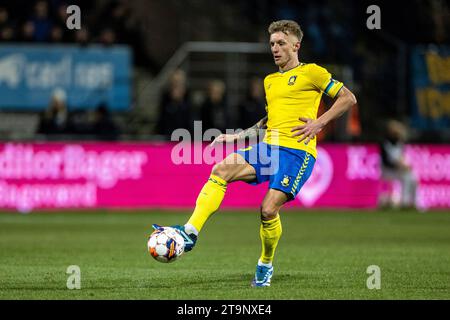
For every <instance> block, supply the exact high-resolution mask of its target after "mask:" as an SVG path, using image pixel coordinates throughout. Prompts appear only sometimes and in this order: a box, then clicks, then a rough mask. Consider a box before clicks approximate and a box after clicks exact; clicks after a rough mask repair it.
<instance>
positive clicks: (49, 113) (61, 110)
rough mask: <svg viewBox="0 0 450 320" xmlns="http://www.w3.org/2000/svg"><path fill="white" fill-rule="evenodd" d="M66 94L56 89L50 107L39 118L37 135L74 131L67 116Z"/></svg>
mask: <svg viewBox="0 0 450 320" xmlns="http://www.w3.org/2000/svg"><path fill="white" fill-rule="evenodd" d="M66 100H67V97H66V92H65V91H64V90H62V89H59V88H58V89H56V90H55V91H54V92H53V94H52V98H51V101H50V105H49V107H48V109H47V110H46V111H44V112H43V114H42V115H41V117H40V121H39V125H38V129H37V133H40V134H70V133H73V132H74V131H75V130H74V128H73V125H72V121H71V119H70V116H69V111H68V110H67V104H66Z"/></svg>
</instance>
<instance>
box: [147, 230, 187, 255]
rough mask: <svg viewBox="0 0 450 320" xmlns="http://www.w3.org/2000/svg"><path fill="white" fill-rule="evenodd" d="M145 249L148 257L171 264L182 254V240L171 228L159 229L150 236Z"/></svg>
mask: <svg viewBox="0 0 450 320" xmlns="http://www.w3.org/2000/svg"><path fill="white" fill-rule="evenodd" d="M147 248H148V252H149V253H150V255H151V256H152V257H153V258H155V259H156V260H157V261H159V262H164V263H168V262H173V261H175V260H176V259H178V258H179V257H180V256H181V255H182V254H183V252H184V239H183V237H182V236H181V235H180V234H179V233H178V231H177V230H176V229H174V228H171V227H161V228H160V229H157V230H155V231H153V233H152V234H151V235H150V237H149V239H148V242H147Z"/></svg>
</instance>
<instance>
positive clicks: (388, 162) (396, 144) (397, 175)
mask: <svg viewBox="0 0 450 320" xmlns="http://www.w3.org/2000/svg"><path fill="white" fill-rule="evenodd" d="M406 138H407V130H406V127H405V126H404V125H403V124H402V123H401V122H399V121H396V120H389V121H388V123H387V125H386V136H385V139H384V141H383V142H382V144H381V157H382V174H383V179H384V180H388V181H394V180H396V181H399V182H400V183H401V189H402V190H401V199H400V205H401V206H402V207H405V208H411V207H415V204H416V189H417V180H416V177H415V176H414V173H413V172H412V168H411V166H410V165H408V164H407V163H406V162H405V160H404V158H403V151H404V150H403V149H404V143H405V141H406ZM391 203H393V201H391Z"/></svg>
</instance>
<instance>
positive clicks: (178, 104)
mask: <svg viewBox="0 0 450 320" xmlns="http://www.w3.org/2000/svg"><path fill="white" fill-rule="evenodd" d="M192 119H193V118H192V104H191V101H190V94H189V92H188V89H187V87H186V74H185V73H184V71H183V70H176V71H175V72H174V73H173V74H172V76H171V78H170V80H169V86H168V88H167V89H165V90H164V92H163V94H162V97H161V101H160V104H159V119H158V123H157V130H156V131H157V133H158V134H161V135H168V136H170V135H171V134H172V132H173V131H174V130H175V129H178V128H184V129H187V130H191V129H192Z"/></svg>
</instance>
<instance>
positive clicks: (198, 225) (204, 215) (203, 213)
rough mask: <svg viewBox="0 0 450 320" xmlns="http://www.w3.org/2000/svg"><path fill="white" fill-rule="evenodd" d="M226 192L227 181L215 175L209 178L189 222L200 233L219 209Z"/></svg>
mask: <svg viewBox="0 0 450 320" xmlns="http://www.w3.org/2000/svg"><path fill="white" fill-rule="evenodd" d="M226 190H227V182H226V181H225V180H223V179H222V178H220V177H218V176H215V175H213V174H212V175H211V176H210V177H209V179H208V182H206V184H205V185H204V186H203V188H202V190H201V191H200V194H199V195H198V198H197V202H196V205H195V209H194V213H192V216H191V218H190V219H189V221H188V223H190V224H192V225H193V226H194V227H195V229H197V231H198V232H200V230H201V229H202V228H203V225H204V224H205V222H206V220H208V218H209V217H210V216H211V215H212V214H213V213H214V212H216V211H217V210H218V209H219V207H220V204H221V203H222V200H223V198H224V196H225V191H226Z"/></svg>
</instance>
